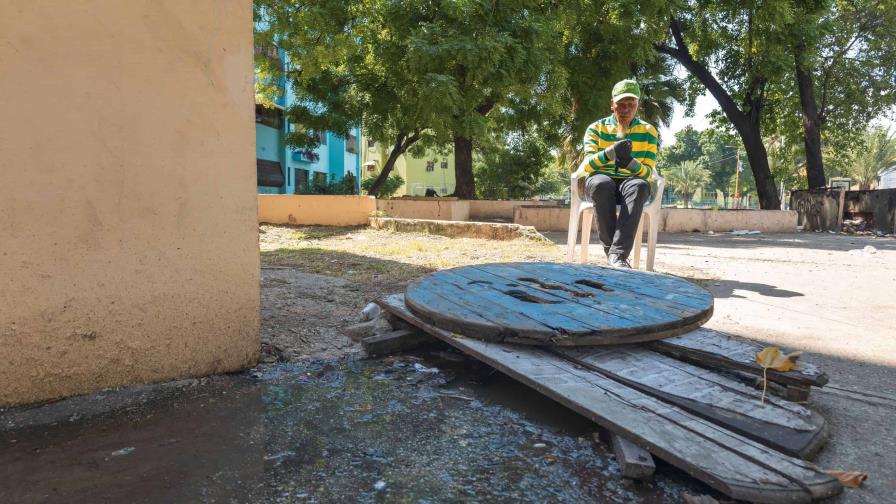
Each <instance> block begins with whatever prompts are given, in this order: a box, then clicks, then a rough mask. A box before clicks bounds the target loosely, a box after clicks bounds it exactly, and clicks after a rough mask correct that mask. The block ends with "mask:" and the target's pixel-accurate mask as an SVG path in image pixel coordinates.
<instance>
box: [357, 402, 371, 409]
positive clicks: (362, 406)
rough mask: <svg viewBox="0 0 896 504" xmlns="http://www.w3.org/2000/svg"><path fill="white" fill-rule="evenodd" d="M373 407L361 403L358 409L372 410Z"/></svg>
mask: <svg viewBox="0 0 896 504" xmlns="http://www.w3.org/2000/svg"><path fill="white" fill-rule="evenodd" d="M372 408H373V406H371V405H370V404H367V403H365V404H359V405H358V407H357V408H356V409H357V410H358V411H370V410H371V409H372Z"/></svg>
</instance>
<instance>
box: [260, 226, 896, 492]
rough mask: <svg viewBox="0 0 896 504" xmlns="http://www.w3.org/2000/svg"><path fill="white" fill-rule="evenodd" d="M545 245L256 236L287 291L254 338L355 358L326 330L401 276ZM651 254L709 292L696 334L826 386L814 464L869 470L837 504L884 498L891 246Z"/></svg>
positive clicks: (794, 245)
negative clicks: (810, 368) (811, 371)
mask: <svg viewBox="0 0 896 504" xmlns="http://www.w3.org/2000/svg"><path fill="white" fill-rule="evenodd" d="M314 233H317V234H314ZM547 237H548V238H549V239H550V240H552V241H553V245H551V244H543V243H538V242H528V241H515V242H486V241H484V240H475V239H449V238H444V237H440V236H428V235H415V234H408V233H389V232H381V231H372V230H367V229H355V230H341V231H339V230H330V229H326V228H316V229H315V228H309V229H306V230H303V229H293V228H284V227H275V226H263V227H262V234H261V249H262V257H263V264H264V269H263V277H264V282H265V285H266V287H267V286H270V285H273V284H277V283H278V282H281V281H282V279H283V278H284V277H290V278H293V281H294V282H296V283H297V285H295V286H294V288H292V289H283V288H282V286H281V287H275V288H273V289H272V288H265V289H264V298H265V306H266V313H265V324H264V326H265V328H264V338H265V341H268V342H270V343H272V344H274V345H276V346H277V347H279V348H282V349H283V351H284V352H285V353H287V354H289V355H290V356H293V355H297V356H299V357H301V355H310V356H327V357H334V356H337V355H338V356H352V355H358V354H359V352H360V350H359V349H358V348H357V346H356V345H355V344H353V343H352V342H351V341H350V340H348V339H347V338H345V337H344V336H342V335H341V334H340V333H339V331H338V329H339V328H340V327H341V326H343V325H345V324H347V323H350V322H352V321H354V320H356V318H357V314H358V312H359V311H360V310H361V308H363V306H364V305H365V304H366V302H367V301H369V300H370V299H373V298H375V297H376V296H378V295H382V294H387V293H391V292H398V291H400V290H402V289H403V287H404V286H405V285H406V283H407V280H408V279H412V278H415V277H417V276H419V275H421V274H424V273H426V272H428V271H432V270H435V269H441V268H447V267H453V266H460V265H464V264H473V263H482V262H500V261H508V260H513V261H532V260H548V261H559V260H562V258H563V244H564V243H565V239H566V237H565V235H564V234H562V233H548V234H547ZM866 247H870V248H867V249H866ZM591 257H592V261H593V262H595V263H598V264H600V263H601V262H602V254H601V251H600V247H599V246H598V245H595V244H593V245H592V246H591ZM656 257H657V259H656V261H657V263H656V270H657V271H659V272H664V273H671V274H675V275H679V276H682V277H685V278H689V279H691V280H693V281H696V282H698V283H699V284H701V285H703V286H704V287H706V288H707V289H709V290H710V291H711V292H712V293H713V296H714V297H715V311H714V315H713V318H712V319H711V320H710V321H709V323H708V324H707V326H708V327H712V328H714V329H719V330H722V331H726V332H731V333H734V334H738V335H741V336H744V337H746V338H750V339H753V340H757V341H760V342H762V343H765V344H768V345H778V346H781V347H785V348H788V349H798V350H802V351H804V352H805V353H806V356H805V358H806V359H811V360H812V361H814V362H816V363H817V364H818V365H820V366H821V367H822V368H823V369H824V370H825V371H826V372H827V374H828V375H829V376H830V378H831V381H830V383H829V384H828V385H827V386H826V387H825V388H823V389H821V390H816V391H814V392H813V394H812V397H811V399H810V405H811V406H812V407H813V408H816V409H817V410H818V411H820V412H821V413H823V414H824V415H825V416H826V417H827V419H828V421H829V424H830V427H831V432H830V441H829V443H828V446H827V448H826V449H825V450H824V451H822V453H821V455H820V456H819V457H818V459H817V462H818V463H819V464H820V465H822V466H823V467H826V468H830V469H847V470H859V471H866V472H869V473H870V478H869V480H868V482H867V483H866V486H865V488H863V489H861V490H850V491H848V492H846V494H845V495H844V496H843V497H841V498H840V499H839V500H838V501H839V502H845V503H853V502H855V503H859V502H862V503H864V502H868V503H872V502H874V503H876V502H887V501H892V502H896V498H893V497H892V496H893V495H896V455H893V454H894V453H896V433H894V430H893V429H892V425H893V418H894V414H896V240H893V239H892V238H873V237H869V236H852V235H834V234H828V233H796V234H775V235H763V234H753V235H732V234H700V233H689V234H663V235H661V236H660V239H659V245H658V247H657V254H656ZM293 265H294V266H296V267H297V268H298V269H300V270H302V271H313V272H316V273H322V274H325V275H327V276H328V277H333V276H335V277H339V278H340V279H343V280H345V281H347V282H349V283H342V282H339V283H338V284H335V285H337V286H336V287H335V294H334V293H331V292H330V291H328V290H318V289H317V288H316V286H319V285H318V284H317V282H320V281H321V279H320V277H316V276H307V275H302V274H301V273H299V272H297V271H295V270H293V269H282V268H283V267H284V266H293ZM296 275H298V276H296ZM329 281H331V282H333V281H334V280H329ZM284 290H285V291H290V290H291V292H292V294H289V293H288V292H285V291H284ZM277 303H283V304H284V305H289V306H293V307H295V309H294V313H295V314H296V315H294V314H293V311H287V312H286V314H284V312H283V311H282V310H280V311H278V310H272V311H271V312H267V307H268V306H274V305H276V304H277ZM309 310H310V312H315V311H319V312H320V313H321V316H320V317H319V318H320V319H321V320H324V321H326V322H324V323H323V326H322V327H316V328H315V327H306V328H303V329H296V328H297V327H301V325H296V324H295V322H296V321H295V320H291V319H288V318H287V319H283V318H281V317H284V316H285V317H292V316H299V315H297V314H302V313H308V312H309ZM301 316H308V317H311V316H314V317H315V318H317V317H318V316H317V315H301ZM297 331H298V332H304V331H308V332H315V333H316V334H317V335H318V336H323V337H324V341H327V342H329V343H327V344H323V343H320V341H321V340H320V339H317V340H316V341H317V342H318V343H316V344H312V345H310V346H309V345H307V344H306V342H303V341H302V340H301V337H300V335H299V338H297V337H296V335H294V334H291V333H294V332H297ZM312 340H314V338H312ZM333 342H337V343H333ZM309 349H311V350H309ZM313 352H319V353H313ZM891 499H892V500H891Z"/></svg>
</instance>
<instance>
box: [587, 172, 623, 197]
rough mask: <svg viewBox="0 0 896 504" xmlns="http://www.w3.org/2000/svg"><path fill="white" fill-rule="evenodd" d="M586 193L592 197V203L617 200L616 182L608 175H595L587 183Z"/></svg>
mask: <svg viewBox="0 0 896 504" xmlns="http://www.w3.org/2000/svg"><path fill="white" fill-rule="evenodd" d="M585 192H586V193H587V194H588V196H589V197H591V201H597V200H598V199H603V198H615V196H616V182H613V179H611V178H610V177H607V176H606V175H593V176H591V177H589V178H588V180H587V181H586V182H585Z"/></svg>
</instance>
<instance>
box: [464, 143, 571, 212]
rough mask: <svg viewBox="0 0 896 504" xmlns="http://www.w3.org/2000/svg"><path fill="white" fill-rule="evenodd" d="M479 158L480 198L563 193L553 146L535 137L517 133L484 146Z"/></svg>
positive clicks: (507, 197)
mask: <svg viewBox="0 0 896 504" xmlns="http://www.w3.org/2000/svg"><path fill="white" fill-rule="evenodd" d="M478 152H479V156H478V157H477V159H476V164H475V175H476V196H477V197H479V198H482V199H529V198H533V197H536V196H547V195H551V194H556V193H558V192H561V191H562V187H557V183H556V182H557V176H556V175H555V173H556V169H553V167H552V163H551V161H552V160H553V157H552V156H551V151H550V147H549V146H548V145H547V144H546V143H545V142H544V141H543V140H542V139H541V138H540V137H539V136H538V135H534V134H531V133H530V134H513V135H509V136H500V137H498V138H496V139H492V141H491V142H490V143H489V144H486V145H480V147H479V149H478Z"/></svg>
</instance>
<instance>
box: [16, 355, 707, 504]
mask: <svg viewBox="0 0 896 504" xmlns="http://www.w3.org/2000/svg"><path fill="white" fill-rule="evenodd" d="M418 355H422V356H424V357H427V358H428V360H426V361H414V360H411V358H405V359H402V360H399V361H396V362H389V361H353V362H324V363H320V362H319V363H302V364H285V365H279V366H276V367H271V368H267V370H266V371H265V372H264V373H263V375H262V376H261V378H260V379H252V378H250V376H249V374H248V373H246V374H242V375H232V376H225V377H217V378H215V379H213V380H210V381H209V383H208V384H206V385H202V386H197V387H191V388H189V389H185V390H183V391H181V392H179V393H177V394H175V395H174V396H173V397H166V398H164V399H161V400H158V401H155V402H150V403H146V404H143V405H140V406H130V407H129V409H125V410H123V411H117V412H115V413H111V414H107V415H102V416H98V417H94V418H89V419H85V420H78V421H75V422H65V423H62V424H59V425H55V426H41V427H36V428H32V429H19V430H12V431H3V432H0V468H2V469H0V502H17V503H18V502H106V501H109V502H160V503H161V502H165V503H169V502H415V503H425V502H447V501H451V502H456V501H465V502H466V501H469V502H677V501H678V500H679V494H680V492H681V490H682V489H688V488H690V489H691V491H692V492H693V491H694V489H697V490H698V491H699V490H700V488H699V487H698V486H696V485H695V483H694V482H692V481H690V480H687V479H686V478H685V477H684V476H683V475H682V474H681V473H679V472H677V471H675V470H671V469H668V468H665V467H661V468H660V471H659V473H658V475H657V479H656V481H655V482H654V483H653V484H650V485H645V484H631V483H628V482H625V481H624V480H623V479H622V478H621V476H620V475H619V469H618V467H617V466H616V463H615V462H614V460H613V458H612V456H611V455H610V454H609V453H608V452H607V451H606V449H605V448H604V447H603V446H602V445H599V444H595V443H594V442H592V441H591V438H590V434H591V432H592V431H593V424H591V423H590V422H589V421H588V420H587V419H585V418H583V417H581V416H579V415H577V414H575V413H574V412H571V411H569V410H567V409H565V408H563V407H562V406H559V405H557V404H556V403H554V402H553V401H551V400H549V399H547V398H545V397H543V396H540V395H539V394H537V393H535V392H534V391H531V390H529V389H527V388H525V387H523V386H522V385H520V384H518V383H516V382H514V381H512V380H510V379H508V378H506V377H503V376H501V375H495V376H492V377H491V378H490V379H488V380H487V381H486V382H485V383H484V384H476V383H474V382H473V381H472V380H471V377H473V376H479V377H481V375H482V372H481V369H479V370H477V369H474V368H475V367H476V364H475V363H472V362H471V361H459V362H458V361H454V360H452V361H446V360H438V361H437V360H433V359H432V358H431V357H432V356H431V355H429V354H428V353H422V354H418ZM415 362H417V363H419V364H421V365H422V366H424V367H425V368H426V369H427V370H429V369H431V368H433V367H436V368H439V372H437V373H433V372H426V371H420V370H418V369H415V367H414V363H415Z"/></svg>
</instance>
